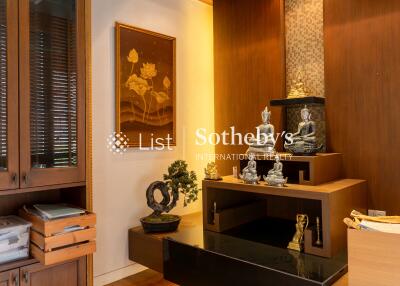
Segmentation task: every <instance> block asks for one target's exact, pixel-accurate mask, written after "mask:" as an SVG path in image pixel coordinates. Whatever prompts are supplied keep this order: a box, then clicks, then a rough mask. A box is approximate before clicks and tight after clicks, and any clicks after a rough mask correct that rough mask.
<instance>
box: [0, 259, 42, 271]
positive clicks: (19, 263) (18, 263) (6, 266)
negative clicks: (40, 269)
mask: <svg viewBox="0 0 400 286" xmlns="http://www.w3.org/2000/svg"><path fill="white" fill-rule="evenodd" d="M38 262H39V261H37V260H36V259H35V258H32V257H29V258H26V259H21V260H15V261H11V262H7V263H3V264H0V272H4V271H8V270H11V269H16V268H20V267H24V266H27V265H31V264H35V263H38Z"/></svg>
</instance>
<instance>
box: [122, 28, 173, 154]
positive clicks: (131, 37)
mask: <svg viewBox="0 0 400 286" xmlns="http://www.w3.org/2000/svg"><path fill="white" fill-rule="evenodd" d="M115 70H116V71H115V94H116V96H115V106H116V111H115V117H116V118H115V123H116V132H117V133H118V134H121V133H122V134H124V135H125V136H126V137H127V138H128V147H139V148H140V149H145V150H149V149H152V150H154V149H155V150H163V149H164V148H165V147H170V146H176V38H175V37H171V36H167V35H163V34H160V33H156V32H152V31H149V30H145V29H142V28H138V27H134V26H131V25H127V24H123V23H119V22H116V24H115Z"/></svg>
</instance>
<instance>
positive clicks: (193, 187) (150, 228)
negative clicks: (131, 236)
mask: <svg viewBox="0 0 400 286" xmlns="http://www.w3.org/2000/svg"><path fill="white" fill-rule="evenodd" d="M157 190H158V191H160V192H161V195H162V197H163V199H162V201H161V202H157V201H156V199H155V198H154V193H155V192H156V191H157ZM199 191H200V189H199V188H198V186H197V176H196V173H195V172H194V171H190V172H189V171H188V165H187V163H186V162H185V161H183V160H177V161H175V162H173V163H172V164H171V165H170V166H169V167H168V174H164V181H156V182H153V183H151V184H150V186H149V187H148V188H147V191H146V198H147V205H148V206H149V207H150V208H151V209H152V210H153V211H154V212H153V213H152V214H151V215H149V216H147V217H144V218H141V219H140V221H141V223H142V226H143V229H144V231H145V232H167V231H175V230H176V229H177V228H178V225H179V222H180V220H181V218H180V216H177V215H171V214H164V213H169V212H170V211H171V210H172V209H173V208H174V207H175V206H176V202H177V201H178V200H179V194H180V193H181V194H182V195H183V196H184V201H183V206H184V207H186V206H187V205H188V204H190V203H192V202H194V201H196V200H197V197H198V193H199Z"/></svg>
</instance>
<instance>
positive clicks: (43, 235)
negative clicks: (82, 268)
mask: <svg viewBox="0 0 400 286" xmlns="http://www.w3.org/2000/svg"><path fill="white" fill-rule="evenodd" d="M19 214H20V216H21V217H23V218H24V219H26V220H28V221H30V222H31V223H32V230H31V237H30V241H31V243H30V247H31V255H32V256H33V257H35V258H36V259H37V260H39V261H40V262H41V263H42V264H44V265H53V264H56V263H60V262H64V261H68V260H71V259H75V258H78V257H82V256H86V255H88V254H92V253H94V252H95V251H96V228H95V225H96V215H95V214H94V213H89V212H88V213H86V214H84V215H81V216H76V217H68V218H61V219H55V220H51V221H44V220H42V219H41V218H40V217H38V216H35V215H32V214H29V213H27V212H26V211H25V210H20V212H19ZM71 226H79V227H84V229H82V230H77V231H73V232H65V233H63V232H64V230H65V228H66V227H71Z"/></svg>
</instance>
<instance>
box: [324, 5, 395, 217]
mask: <svg viewBox="0 0 400 286" xmlns="http://www.w3.org/2000/svg"><path fill="white" fill-rule="evenodd" d="M324 21H325V78H326V79H325V80H326V99H327V101H326V102H327V133H328V134H327V135H328V147H329V149H330V150H331V151H334V152H341V153H343V154H344V168H345V174H346V175H347V176H348V177H352V178H361V179H366V180H368V186H369V207H370V208H376V209H383V210H387V211H388V212H389V214H395V213H396V214H400V203H399V202H400V188H399V178H400V168H399V167H400V148H399V143H400V122H399V121H400V52H399V51H400V1H398V0H382V1H376V0H351V1H349V0H325V20H324Z"/></svg>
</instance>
